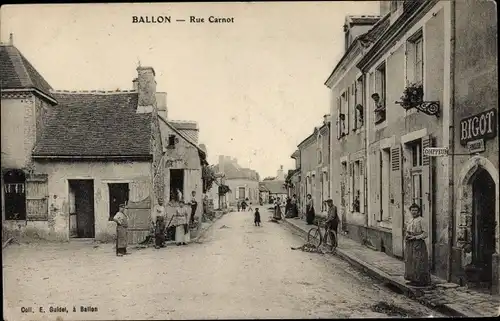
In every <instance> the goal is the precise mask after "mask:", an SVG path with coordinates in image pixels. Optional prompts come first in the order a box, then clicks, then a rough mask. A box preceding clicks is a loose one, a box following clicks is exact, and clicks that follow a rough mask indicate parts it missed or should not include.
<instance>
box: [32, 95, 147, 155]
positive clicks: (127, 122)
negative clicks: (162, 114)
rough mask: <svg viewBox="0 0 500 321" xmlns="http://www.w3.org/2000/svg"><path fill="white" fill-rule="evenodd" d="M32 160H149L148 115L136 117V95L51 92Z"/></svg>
mask: <svg viewBox="0 0 500 321" xmlns="http://www.w3.org/2000/svg"><path fill="white" fill-rule="evenodd" d="M53 96H54V97H55V98H56V99H57V101H58V103H59V104H58V105H57V106H54V107H53V108H51V110H50V111H49V113H48V116H47V122H46V125H45V127H44V129H43V132H42V136H41V138H40V139H39V140H38V142H37V143H36V145H35V149H34V152H33V156H35V157H36V156H38V157H40V156H73V157H77V156H84V157H92V156H94V157H95V156H97V157H103V156H104V157H112V156H117V157H123V156H150V155H151V154H152V151H151V144H150V139H151V130H152V129H151V114H137V113H136V109H137V100H138V94H137V93H136V92H113V93H90V92H77V93H69V92H67V93H66V92H53Z"/></svg>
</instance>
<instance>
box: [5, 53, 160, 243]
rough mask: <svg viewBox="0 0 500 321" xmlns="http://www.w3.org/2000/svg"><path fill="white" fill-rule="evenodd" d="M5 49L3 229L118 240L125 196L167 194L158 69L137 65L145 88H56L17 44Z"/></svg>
mask: <svg viewBox="0 0 500 321" xmlns="http://www.w3.org/2000/svg"><path fill="white" fill-rule="evenodd" d="M0 50H1V55H0V59H1V61H0V66H1V68H2V191H3V195H2V214H3V215H2V216H3V217H2V219H3V222H4V224H3V226H4V231H5V232H7V233H17V234H18V235H19V234H20V236H24V235H26V236H31V237H39V238H45V239H57V240H69V239H70V238H71V237H79V238H95V239H99V240H107V239H110V238H112V237H113V235H114V233H115V232H114V230H115V229H114V223H113V222H112V221H111V218H112V216H113V215H114V214H115V213H116V212H117V211H118V205H119V204H121V203H126V202H137V203H140V202H143V203H144V204H146V205H149V206H151V204H152V203H153V202H154V201H155V200H156V199H157V198H158V197H160V196H161V195H162V194H163V192H164V191H163V184H162V181H163V177H162V175H163V170H162V168H161V166H160V161H161V158H162V142H161V138H160V131H159V124H158V118H157V117H156V113H157V109H156V101H155V90H156V88H155V87H156V82H155V81H154V70H153V69H152V68H150V67H140V68H138V69H137V71H138V84H139V90H138V91H114V92H99V91H92V92H69V91H53V90H51V87H50V86H49V85H48V83H47V82H46V81H45V80H44V79H43V77H42V76H41V75H40V74H39V73H38V72H37V71H36V69H35V68H34V67H33V66H32V65H31V64H30V63H29V62H28V60H27V59H25V58H24V56H23V55H22V54H21V53H20V52H19V50H18V49H17V48H16V47H14V46H13V44H12V43H11V44H7V45H2V46H1V47H0ZM19 128H23V131H22V133H23V134H22V135H19ZM131 212H132V219H131V225H132V226H134V224H136V223H137V224H140V221H141V219H142V217H139V216H137V217H136V215H134V213H139V212H141V211H136V210H131ZM142 212H143V211H142ZM148 217H149V215H148V216H147V217H146V218H144V219H145V220H147V218H148Z"/></svg>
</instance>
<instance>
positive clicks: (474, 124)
mask: <svg viewBox="0 0 500 321" xmlns="http://www.w3.org/2000/svg"><path fill="white" fill-rule="evenodd" d="M496 135H497V114H496V109H490V110H488V111H485V112H482V113H479V114H476V115H474V116H471V117H467V118H464V119H462V120H461V121H460V144H461V145H462V146H467V143H468V142H471V141H476V140H479V139H488V138H494V137H496Z"/></svg>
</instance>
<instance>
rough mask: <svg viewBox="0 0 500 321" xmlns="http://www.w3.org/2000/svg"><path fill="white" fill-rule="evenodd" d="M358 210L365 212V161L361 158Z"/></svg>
mask: <svg viewBox="0 0 500 321" xmlns="http://www.w3.org/2000/svg"><path fill="white" fill-rule="evenodd" d="M359 177H360V179H359V180H360V184H359V190H360V192H359V212H360V213H362V214H364V213H365V162H364V160H363V159H360V160H359Z"/></svg>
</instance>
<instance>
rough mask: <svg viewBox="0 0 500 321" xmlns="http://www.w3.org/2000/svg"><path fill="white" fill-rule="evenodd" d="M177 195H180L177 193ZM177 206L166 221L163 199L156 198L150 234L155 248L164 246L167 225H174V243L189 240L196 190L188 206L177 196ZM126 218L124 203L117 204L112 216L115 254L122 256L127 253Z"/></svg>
mask: <svg viewBox="0 0 500 321" xmlns="http://www.w3.org/2000/svg"><path fill="white" fill-rule="evenodd" d="M177 195H182V194H180V193H179V191H178V193H177ZM176 201H177V204H178V206H177V207H176V209H175V213H174V215H173V216H172V217H171V218H170V220H169V222H168V223H167V222H166V219H167V215H166V209H165V206H164V204H163V199H161V198H160V199H158V204H156V205H155V206H154V208H153V212H152V215H151V232H152V233H151V234H152V235H153V236H154V241H155V248H156V249H159V248H162V247H165V242H166V233H167V229H168V228H169V227H171V226H172V227H175V243H176V244H177V245H178V246H180V245H187V244H188V243H189V242H190V239H191V235H190V227H189V225H190V224H191V225H192V224H194V220H195V214H196V210H197V208H198V202H197V201H196V192H195V191H193V192H192V193H191V200H190V202H189V203H188V204H189V205H190V207H187V206H186V203H185V202H184V200H183V199H182V198H180V199H179V198H177V200H176ZM128 220H129V217H128V215H127V214H126V212H125V204H122V205H120V206H119V211H118V212H117V213H116V215H115V216H114V217H113V221H114V222H115V223H116V255H117V256H123V255H126V254H128V253H127V243H128V241H127V238H128V235H127V234H128V233H127V231H128Z"/></svg>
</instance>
